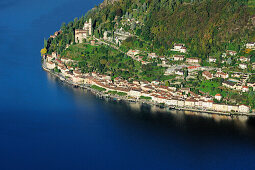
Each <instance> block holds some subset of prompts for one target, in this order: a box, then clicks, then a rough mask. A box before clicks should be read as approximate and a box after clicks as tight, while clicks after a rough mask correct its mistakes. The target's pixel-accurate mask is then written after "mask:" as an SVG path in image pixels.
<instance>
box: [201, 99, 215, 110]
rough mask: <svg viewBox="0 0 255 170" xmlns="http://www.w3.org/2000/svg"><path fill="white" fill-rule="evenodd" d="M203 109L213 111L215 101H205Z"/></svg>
mask: <svg viewBox="0 0 255 170" xmlns="http://www.w3.org/2000/svg"><path fill="white" fill-rule="evenodd" d="M202 107H204V108H208V109H212V108H213V101H212V100H208V101H203V102H202Z"/></svg>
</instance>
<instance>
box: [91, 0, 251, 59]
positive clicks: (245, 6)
mask: <svg viewBox="0 0 255 170" xmlns="http://www.w3.org/2000/svg"><path fill="white" fill-rule="evenodd" d="M254 2H255V1H254V0H252V1H251V0H250V1H245V0H201V1H195V0H186V1H184V0H125V1H124V0H119V1H117V2H114V3H113V4H111V3H108V5H105V6H104V7H97V8H95V9H93V10H91V11H90V12H89V13H88V15H87V17H92V18H93V20H94V27H95V32H96V33H98V34H99V35H100V34H102V32H101V31H103V30H104V29H107V30H112V29H113V28H114V24H115V22H112V21H113V20H114V18H115V16H120V17H121V16H124V17H129V18H135V19H136V20H138V21H140V22H141V23H143V24H144V25H143V26H141V25H136V28H135V29H134V30H132V29H131V28H130V30H131V31H133V32H134V33H136V34H137V35H140V36H141V37H142V39H143V40H146V41H150V42H152V44H153V48H156V49H159V48H162V49H169V48H171V47H172V45H173V43H175V42H181V43H185V44H187V45H188V46H189V47H190V52H191V54H192V55H198V56H204V55H208V54H210V53H217V52H218V51H223V50H224V49H226V48H228V47H229V46H231V47H232V48H234V49H235V50H237V51H238V50H239V49H240V45H241V44H242V42H243V41H255V33H254V22H252V21H253V20H252V16H253V15H254V14H255V12H254V10H253V9H252V8H250V7H252V6H253V4H254Z"/></svg>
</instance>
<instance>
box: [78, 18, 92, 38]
mask: <svg viewBox="0 0 255 170" xmlns="http://www.w3.org/2000/svg"><path fill="white" fill-rule="evenodd" d="M91 35H92V20H91V18H90V19H89V22H85V23H84V26H83V29H76V30H75V42H76V43H82V41H83V40H84V39H87V37H88V36H91Z"/></svg>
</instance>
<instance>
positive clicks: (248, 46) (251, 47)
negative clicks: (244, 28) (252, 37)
mask: <svg viewBox="0 0 255 170" xmlns="http://www.w3.org/2000/svg"><path fill="white" fill-rule="evenodd" d="M245 46H246V48H248V49H254V48H255V43H254V42H250V43H247V44H246V45H245Z"/></svg>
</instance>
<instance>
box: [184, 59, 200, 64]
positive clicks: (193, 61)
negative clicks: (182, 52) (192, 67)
mask: <svg viewBox="0 0 255 170" xmlns="http://www.w3.org/2000/svg"><path fill="white" fill-rule="evenodd" d="M199 61H200V60H199V59H198V58H187V59H186V62H188V63H199Z"/></svg>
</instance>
